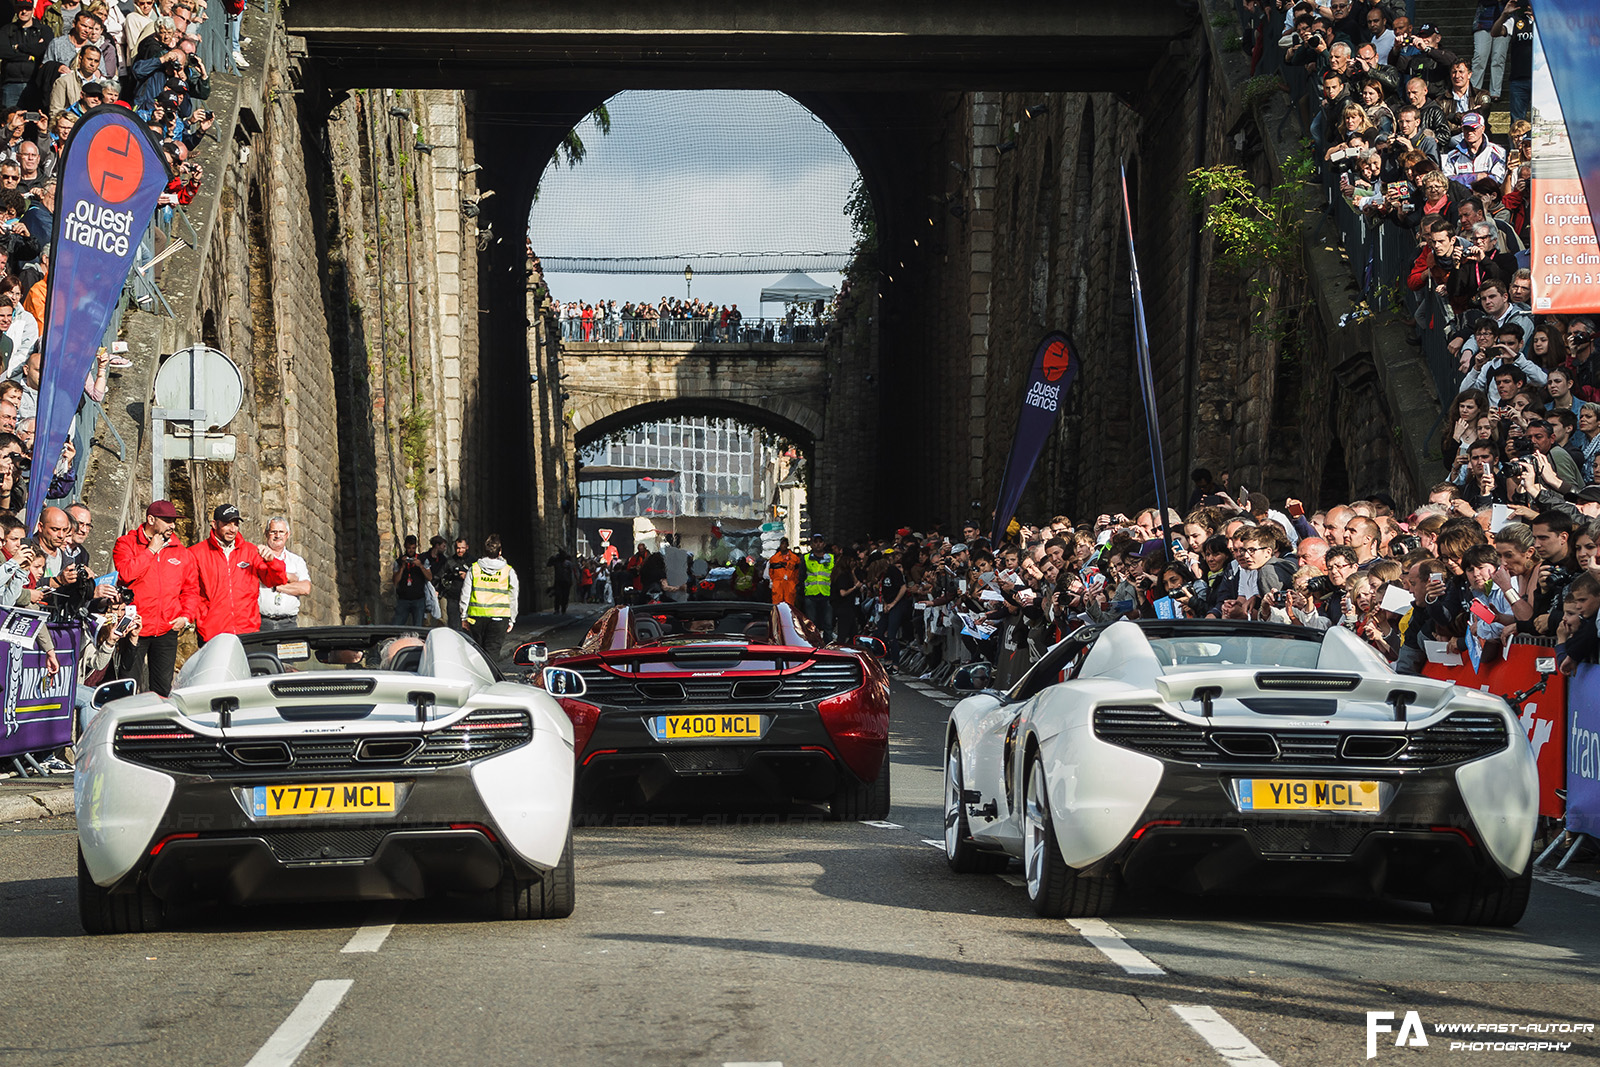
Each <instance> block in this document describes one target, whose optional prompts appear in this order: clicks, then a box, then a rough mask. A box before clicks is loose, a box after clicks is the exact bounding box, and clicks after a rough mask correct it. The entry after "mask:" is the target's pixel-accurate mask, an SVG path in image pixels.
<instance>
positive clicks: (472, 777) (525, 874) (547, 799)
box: [75, 627, 573, 933]
mask: <svg viewBox="0 0 1600 1067" xmlns="http://www.w3.org/2000/svg"><path fill="white" fill-rule="evenodd" d="M552 670H555V669H554V668H552ZM557 681H558V683H559V680H557ZM547 685H549V682H548V681H547ZM556 687H559V685H557V686H556ZM94 704H95V705H97V707H95V708H94V709H93V711H92V717H89V718H88V721H87V722H86V723H84V726H83V738H82V742H81V743H80V745H79V747H78V753H79V756H78V766H77V776H76V781H75V788H76V792H77V813H78V913H79V916H80V919H81V920H82V923H83V926H84V929H86V930H88V931H89V932H90V933H121V932H128V931H136V930H152V929H156V928H157V927H159V926H160V924H161V923H162V921H163V919H164V917H165V916H166V915H168V914H169V913H170V912H171V910H172V909H174V908H176V907H180V906H182V905H183V904H185V903H186V902H189V901H199V900H214V901H221V902H224V903H257V902H265V901H306V900H339V899H343V900H406V899H415V898H419V897H423V896H427V895H430V894H435V893H445V892H464V893H476V894H481V895H483V896H484V897H486V898H487V899H488V900H489V901H491V902H492V903H493V905H494V907H495V908H496V909H497V910H498V912H499V914H500V915H501V917H503V918H507V919H518V918H558V917H562V916H565V915H568V914H570V913H571V911H572V907H573V874H572V780H573V770H572V764H573V761H572V722H571V720H570V719H568V718H567V716H566V714H565V713H564V712H563V711H562V710H561V708H560V706H559V705H558V704H556V702H555V700H554V698H552V697H551V696H550V695H549V694H548V693H547V692H544V691H542V690H539V689H536V688H534V687H532V686H529V685H525V684H522V683H520V682H514V681H502V680H501V678H500V676H499V674H498V673H497V672H496V671H495V669H494V668H493V667H492V666H491V665H490V664H489V662H488V661H487V660H486V659H485V658H484V657H483V654H482V653H481V652H480V651H479V650H478V648H477V646H476V645H474V644H473V643H472V642H470V641H468V640H467V639H466V638H465V637H463V636H462V635H461V634H460V633H457V632H455V631H453V630H448V629H434V630H429V631H426V637H425V638H424V637H423V636H422V635H420V634H418V633H415V632H407V631H405V630H401V629H396V628H390V627H327V628H316V629H301V630H278V631H273V632H271V633H261V634H250V635H247V636H246V637H245V638H244V639H243V640H241V639H240V638H238V637H235V636H233V635H231V634H225V635H222V636H219V637H215V638H212V640H211V641H210V642H208V643H207V644H206V646H205V647H204V648H202V649H201V650H200V651H199V652H198V653H196V654H195V655H194V656H193V657H191V658H190V659H189V661H188V662H187V663H186V664H184V667H183V670H182V672H181V673H180V674H179V676H178V679H177V685H176V686H175V687H174V688H173V691H172V695H171V696H170V697H161V696H159V695H157V694H155V693H138V694H134V693H133V691H132V683H130V682H112V683H108V684H106V685H104V686H101V687H100V689H98V690H96V693H95V700H94Z"/></svg>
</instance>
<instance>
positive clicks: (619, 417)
mask: <svg viewBox="0 0 1600 1067" xmlns="http://www.w3.org/2000/svg"><path fill="white" fill-rule="evenodd" d="M694 415H705V416H709V417H714V418H731V419H737V420H738V421H740V422H743V423H748V424H749V425H751V426H757V427H760V428H761V429H764V430H769V431H771V432H773V433H776V434H780V435H782V436H783V437H786V438H788V440H789V441H790V442H791V443H793V444H794V445H795V446H796V447H798V448H799V449H800V450H801V451H802V452H805V453H807V454H809V453H810V452H811V450H812V448H813V447H814V445H815V443H816V439H817V437H818V435H819V434H820V433H821V432H822V417H821V415H819V414H818V413H817V412H814V411H812V410H810V409H809V408H806V407H804V406H803V405H800V404H797V403H794V402H793V401H790V400H787V399H785V398H783V397H774V398H772V400H770V401H768V403H767V404H766V405H765V406H763V407H757V406H755V405H753V404H745V403H741V402H739V401H737V400H723V399H718V398H715V397H692V396H686V397H674V398H670V399H664V400H650V401H646V402H644V403H638V402H635V401H629V400H627V399H625V398H620V397H617V398H604V399H601V400H597V401H595V402H593V403H591V404H588V405H586V406H584V407H582V408H579V409H578V410H577V411H576V412H575V413H574V415H573V417H572V426H573V429H574V430H575V431H576V433H575V438H574V440H575V444H576V447H577V449H578V451H580V452H581V451H582V450H583V449H585V448H587V447H588V446H590V445H592V444H594V443H595V442H596V441H598V440H600V439H601V438H603V437H605V436H607V435H608V434H612V433H615V432H617V431H618V430H625V429H627V428H628V427H630V426H638V425H640V424H642V423H647V422H660V421H664V420H667V419H673V418H679V417H684V416H694Z"/></svg>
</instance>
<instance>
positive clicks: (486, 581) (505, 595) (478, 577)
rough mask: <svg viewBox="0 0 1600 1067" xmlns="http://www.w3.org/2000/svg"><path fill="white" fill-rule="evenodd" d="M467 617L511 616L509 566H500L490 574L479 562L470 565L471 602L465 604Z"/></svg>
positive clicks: (494, 617) (499, 617)
mask: <svg viewBox="0 0 1600 1067" xmlns="http://www.w3.org/2000/svg"><path fill="white" fill-rule="evenodd" d="M467 618H469V619H509V618H511V568H510V567H509V566H502V567H501V568H500V569H499V570H497V571H495V572H494V573H493V574H490V573H489V572H488V571H486V570H484V569H483V568H482V567H481V566H480V565H479V564H477V563H474V564H473V565H472V602H471V603H470V604H468V605H467Z"/></svg>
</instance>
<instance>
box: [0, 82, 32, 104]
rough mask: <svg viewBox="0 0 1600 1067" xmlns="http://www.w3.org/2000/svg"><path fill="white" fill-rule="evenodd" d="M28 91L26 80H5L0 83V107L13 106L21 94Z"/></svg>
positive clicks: (20, 97)
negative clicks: (2, 83)
mask: <svg viewBox="0 0 1600 1067" xmlns="http://www.w3.org/2000/svg"><path fill="white" fill-rule="evenodd" d="M27 91H28V83H27V82H6V83H5V84H4V85H0V107H4V108H6V109H8V110H9V109H10V108H14V107H16V106H17V102H18V101H19V100H21V99H22V94H23V93H25V92H27Z"/></svg>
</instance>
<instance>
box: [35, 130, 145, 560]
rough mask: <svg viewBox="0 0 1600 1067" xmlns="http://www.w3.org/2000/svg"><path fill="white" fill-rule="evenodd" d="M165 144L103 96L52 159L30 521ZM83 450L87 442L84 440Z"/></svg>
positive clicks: (135, 242) (132, 246)
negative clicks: (52, 216)
mask: <svg viewBox="0 0 1600 1067" xmlns="http://www.w3.org/2000/svg"><path fill="white" fill-rule="evenodd" d="M170 177H171V176H170V174H169V173H168V172H167V164H166V160H165V158H164V157H163V155H162V152H161V150H160V148H159V147H157V145H156V143H155V139H154V138H153V137H151V135H150V132H149V131H148V130H146V129H145V127H144V124H143V123H142V122H140V121H139V116H137V115H135V114H134V113H133V112H132V111H130V110H128V109H127V108H125V107H120V106H118V105H116V104H105V105H102V106H100V107H97V108H94V109H92V110H91V111H89V112H87V113H86V114H85V115H84V116H83V118H81V119H79V120H78V124H77V125H76V126H74V127H73V128H72V133H71V135H70V136H68V138H67V143H66V146H65V147H64V148H63V149H62V152H61V162H60V163H59V164H58V165H57V167H56V226H55V235H54V237H53V238H52V240H51V242H50V274H49V277H48V278H47V280H46V283H45V316H44V317H45V321H44V330H43V339H42V340H41V341H40V344H41V346H42V348H41V353H42V355H41V363H40V375H39V413H38V417H37V420H36V422H35V424H34V434H35V436H34V442H33V477H32V480H31V481H30V482H29V485H28V513H27V523H28V528H29V529H32V528H33V524H34V523H35V522H37V521H38V519H39V512H40V509H41V508H42V507H43V506H44V500H45V490H46V488H47V487H48V486H49V484H50V476H51V472H52V471H53V470H54V469H55V465H56V461H57V460H59V459H60V458H61V448H62V446H63V445H64V444H66V441H67V434H68V432H69V431H70V429H71V427H72V419H73V416H74V415H76V414H77V411H78V403H79V401H80V399H81V398H82V397H83V383H84V379H85V378H86V377H87V376H88V374H89V369H90V368H91V367H92V366H94V361H95V354H96V352H97V351H98V349H99V347H100V343H101V341H102V339H103V338H104V337H105V332H106V327H107V326H108V325H109V324H110V322H111V316H112V314H113V312H115V310H116V306H117V301H119V300H121V299H122V285H123V281H124V280H125V279H126V278H127V276H128V268H129V266H130V265H131V264H132V263H133V257H134V254H135V253H136V252H137V251H138V248H139V242H140V240H141V239H142V238H143V236H144V232H145V229H146V227H148V226H149V224H150V219H151V217H152V216H153V215H154V213H155V209H156V201H157V199H158V198H159V197H160V196H161V193H162V190H164V189H165V188H166V187H167V182H168V181H169V180H170ZM78 445H79V447H80V448H84V447H87V445H88V443H87V442H82V441H80V442H79V443H78Z"/></svg>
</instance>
